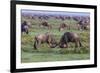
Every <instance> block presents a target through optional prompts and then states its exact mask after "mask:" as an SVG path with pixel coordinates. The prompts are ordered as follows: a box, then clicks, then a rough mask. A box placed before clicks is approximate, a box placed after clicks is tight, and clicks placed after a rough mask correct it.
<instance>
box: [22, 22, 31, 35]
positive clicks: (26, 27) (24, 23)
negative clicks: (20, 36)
mask: <svg viewBox="0 0 100 73" xmlns="http://www.w3.org/2000/svg"><path fill="white" fill-rule="evenodd" d="M28 29H29V26H28V24H27V22H26V21H24V22H23V23H22V24H21V32H22V33H23V32H25V33H26V34H28V33H29V30H28Z"/></svg>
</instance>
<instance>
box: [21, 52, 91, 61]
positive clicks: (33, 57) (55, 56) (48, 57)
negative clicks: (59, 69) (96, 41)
mask: <svg viewBox="0 0 100 73" xmlns="http://www.w3.org/2000/svg"><path fill="white" fill-rule="evenodd" d="M22 53H23V54H22V60H21V61H22V62H23V63H29V62H48V61H70V60H86V59H89V54H88V53H87V54H60V53H54V52H31V53H29V52H22Z"/></svg>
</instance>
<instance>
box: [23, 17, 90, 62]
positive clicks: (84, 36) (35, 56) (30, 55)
mask: <svg viewBox="0 0 100 73" xmlns="http://www.w3.org/2000/svg"><path fill="white" fill-rule="evenodd" d="M24 20H27V21H31V23H32V28H30V29H29V31H30V32H29V34H28V35H26V34H22V36H21V62H22V63H30V62H47V61H69V60H70V61H71V60H86V59H89V58H90V46H89V42H90V40H89V35H90V34H89V32H90V31H89V30H86V31H79V30H77V29H76V23H77V22H76V21H74V20H65V21H61V20H54V19H49V20H48V23H49V24H51V25H52V26H53V28H52V30H48V29H47V28H40V27H39V24H40V23H41V21H39V20H37V19H36V20H30V19H25V18H22V21H24ZM63 22H64V23H67V24H70V26H71V30H67V29H66V30H64V31H61V32H59V31H58V27H59V25H60V24H61V23H63ZM66 31H69V32H75V33H77V34H78V35H79V36H80V38H81V42H82V45H83V47H79V48H75V44H74V43H69V48H64V49H62V48H49V47H48V44H42V45H41V47H40V48H38V50H37V51H36V50H34V48H33V43H34V37H35V35H37V34H40V33H46V32H51V33H52V34H54V36H55V39H56V40H57V42H59V40H60V38H61V36H62V35H63V33H64V32H66Z"/></svg>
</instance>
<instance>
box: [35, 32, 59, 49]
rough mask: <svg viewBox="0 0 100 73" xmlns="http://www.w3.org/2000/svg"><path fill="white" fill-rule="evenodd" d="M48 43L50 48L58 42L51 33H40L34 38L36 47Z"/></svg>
mask: <svg viewBox="0 0 100 73" xmlns="http://www.w3.org/2000/svg"><path fill="white" fill-rule="evenodd" d="M43 43H47V44H48V45H49V47H50V48H54V47H55V46H56V45H57V42H56V40H55V38H54V36H53V35H52V34H50V33H44V34H39V35H37V36H35V38H34V49H37V48H38V47H40V45H41V44H43Z"/></svg>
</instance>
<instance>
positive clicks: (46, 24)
mask: <svg viewBox="0 0 100 73" xmlns="http://www.w3.org/2000/svg"><path fill="white" fill-rule="evenodd" d="M39 26H40V27H41V26H43V27H47V28H48V29H51V28H52V26H51V25H50V24H48V22H46V21H45V22H42V23H41V24H40V25H39Z"/></svg>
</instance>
